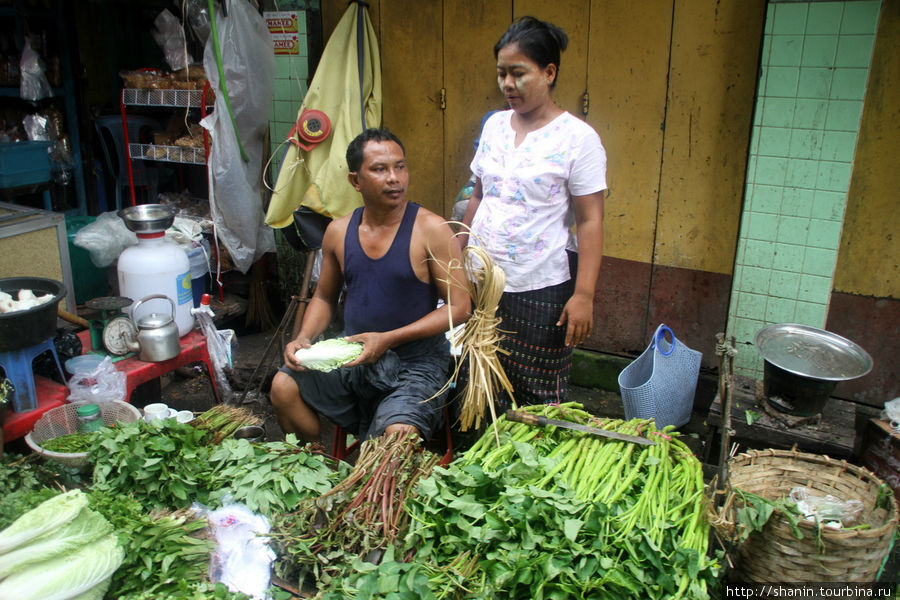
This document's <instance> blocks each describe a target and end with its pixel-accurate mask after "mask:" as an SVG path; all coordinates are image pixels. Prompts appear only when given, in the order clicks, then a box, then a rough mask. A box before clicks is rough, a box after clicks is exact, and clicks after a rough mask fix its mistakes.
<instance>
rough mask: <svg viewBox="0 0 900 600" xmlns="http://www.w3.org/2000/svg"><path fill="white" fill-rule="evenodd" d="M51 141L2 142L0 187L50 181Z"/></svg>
mask: <svg viewBox="0 0 900 600" xmlns="http://www.w3.org/2000/svg"><path fill="white" fill-rule="evenodd" d="M49 147H50V142H41V141H36V142H14V143H11V144H0V188H14V187H20V186H23V185H31V184H34V183H44V182H46V181H50V155H49V154H48V153H47V149H48V148H49Z"/></svg>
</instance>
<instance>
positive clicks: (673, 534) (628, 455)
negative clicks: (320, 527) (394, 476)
mask: <svg viewBox="0 0 900 600" xmlns="http://www.w3.org/2000/svg"><path fill="white" fill-rule="evenodd" d="M525 410H528V411H531V412H538V413H540V414H544V415H545V416H547V417H551V418H559V419H564V420H569V421H573V422H579V423H584V424H591V425H595V426H600V427H605V428H608V429H612V430H616V431H621V432H623V433H632V434H636V433H637V434H640V433H643V434H645V435H646V436H647V437H648V438H650V439H652V440H654V441H656V442H657V443H656V445H655V446H636V445H634V444H629V443H626V442H620V441H616V440H611V439H606V438H595V437H591V436H585V435H584V434H581V433H573V432H571V431H568V430H555V429H552V428H544V429H538V428H533V427H529V426H527V425H522V424H518V423H512V422H508V421H506V420H505V419H501V420H500V421H498V423H497V425H496V427H497V435H498V436H499V439H500V445H499V447H498V446H497V445H496V443H495V441H494V440H495V438H494V431H491V430H489V431H488V432H486V434H485V435H484V436H483V437H482V438H481V440H479V442H478V443H476V445H475V446H473V447H472V448H471V449H470V450H469V451H468V452H467V453H466V454H465V455H464V456H463V457H461V458H460V459H459V460H457V461H456V462H454V463H451V464H450V466H449V467H448V468H446V469H442V468H438V469H435V470H434V471H433V473H432V475H431V476H430V477H428V478H426V479H423V480H422V481H420V482H419V485H418V486H417V488H416V493H415V494H414V495H413V496H412V497H411V498H410V499H409V501H408V502H407V510H408V511H409V514H410V524H411V525H410V531H409V533H408V535H407V536H406V539H405V543H404V544H403V546H402V548H401V549H400V550H399V551H397V552H396V554H395V556H396V557H398V558H399V560H395V561H388V560H385V561H382V563H381V564H379V565H377V566H376V565H366V564H363V563H362V562H357V563H356V565H355V566H356V568H357V571H356V572H355V573H354V574H352V575H351V576H350V577H347V578H345V579H344V580H342V581H340V582H338V583H337V585H336V586H332V587H331V588H330V589H327V590H325V591H324V593H323V598H329V599H330V598H337V597H347V598H389V597H390V598H426V599H427V598H459V599H462V598H511V599H512V598H522V599H529V600H530V599H541V598H576V599H577V598H596V599H603V598H609V599H610V600H612V599H616V600H618V599H625V598H641V599H643V598H666V599H669V598H692V599H703V598H708V597H709V593H708V591H707V587H708V585H709V584H710V583H712V582H714V581H715V580H716V578H717V577H718V564H717V562H716V561H715V560H711V559H709V558H708V557H707V550H708V548H707V543H708V542H707V540H708V531H709V525H708V522H707V520H706V518H705V515H706V513H705V504H704V502H705V497H704V496H703V478H702V470H701V465H700V463H699V461H698V460H697V459H696V458H695V457H694V456H693V454H691V452H690V451H689V450H688V449H687V447H686V446H684V444H683V443H682V442H680V441H679V440H678V439H677V437H675V436H674V434H673V433H672V432H669V431H668V430H663V431H658V430H656V428H655V427H654V426H653V424H652V422H647V421H630V422H627V423H623V422H621V421H613V422H605V423H604V422H599V423H598V422H596V420H592V418H591V415H589V414H588V413H586V412H584V411H583V410H581V408H580V406H578V405H575V404H565V405H562V406H534V407H527V408H526V409H525ZM426 582H427V585H426Z"/></svg>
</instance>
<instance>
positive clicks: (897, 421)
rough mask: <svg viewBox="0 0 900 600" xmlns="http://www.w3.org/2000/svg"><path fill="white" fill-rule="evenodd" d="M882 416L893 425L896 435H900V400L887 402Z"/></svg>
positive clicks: (895, 399)
mask: <svg viewBox="0 0 900 600" xmlns="http://www.w3.org/2000/svg"><path fill="white" fill-rule="evenodd" d="M881 416H882V418H883V419H884V420H886V421H888V422H889V423H890V424H891V427H893V428H894V433H900V398H894V399H893V400H888V401H887V402H885V403H884V410H883V411H882V413H881Z"/></svg>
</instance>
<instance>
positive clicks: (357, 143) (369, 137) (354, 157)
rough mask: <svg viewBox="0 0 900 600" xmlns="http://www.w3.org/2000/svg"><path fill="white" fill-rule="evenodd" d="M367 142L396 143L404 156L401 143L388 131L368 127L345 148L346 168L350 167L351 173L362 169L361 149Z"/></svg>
mask: <svg viewBox="0 0 900 600" xmlns="http://www.w3.org/2000/svg"><path fill="white" fill-rule="evenodd" d="M367 142H397V145H398V146H400V149H401V150H402V151H403V154H404V156H405V155H406V148H404V147H403V142H401V141H400V138H398V137H397V136H396V135H394V134H393V133H391V131H390V130H389V129H387V128H381V129H376V128H374V127H370V128H369V129H366V130H365V131H363V132H362V133H361V134H359V135H358V136H356V137H355V138H353V141H352V142H350V145H349V146H347V166H348V167H350V172H351V173H356V172H357V171H359V169H360V167H362V162H363V149H364V148H365V146H366V143H367Z"/></svg>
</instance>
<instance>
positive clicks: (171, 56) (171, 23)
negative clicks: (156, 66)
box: [153, 8, 196, 71]
mask: <svg viewBox="0 0 900 600" xmlns="http://www.w3.org/2000/svg"><path fill="white" fill-rule="evenodd" d="M153 26H154V29H153V39H154V40H156V43H157V44H159V47H160V49H161V50H162V51H163V56H165V57H166V63H167V64H168V65H169V68H170V69H171V70H172V71H179V70H181V69H184V68H185V67H187V66H188V65H191V64H194V62H196V61H194V59H193V58H192V57H191V55H190V54H188V52H187V48H186V46H185V40H184V28H183V27H182V26H181V21H179V20H178V17H176V16H175V15H173V14H172V13H171V12H169V9H167V8H166V9H163V11H162V12H161V13H159V15H157V17H156V20H155V21H153Z"/></svg>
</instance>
